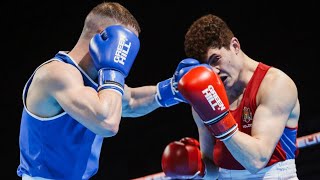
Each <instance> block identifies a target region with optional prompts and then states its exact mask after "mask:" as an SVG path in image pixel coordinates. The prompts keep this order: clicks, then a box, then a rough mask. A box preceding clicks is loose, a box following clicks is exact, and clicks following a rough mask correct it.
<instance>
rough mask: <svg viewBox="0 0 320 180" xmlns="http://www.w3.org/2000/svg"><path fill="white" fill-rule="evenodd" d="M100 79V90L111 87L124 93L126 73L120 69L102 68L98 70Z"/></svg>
mask: <svg viewBox="0 0 320 180" xmlns="http://www.w3.org/2000/svg"><path fill="white" fill-rule="evenodd" d="M98 81H99V82H98V84H99V87H98V91H101V90H103V89H110V90H114V91H116V92H118V93H120V94H121V95H123V92H124V90H123V87H124V75H123V74H122V73H121V72H120V71H117V70H114V69H106V68H102V69H100V70H99V71H98Z"/></svg>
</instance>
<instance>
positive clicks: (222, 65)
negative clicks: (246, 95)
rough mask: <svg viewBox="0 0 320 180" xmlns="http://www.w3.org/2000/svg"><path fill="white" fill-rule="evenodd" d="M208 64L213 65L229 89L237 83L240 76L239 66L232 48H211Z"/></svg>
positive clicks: (208, 54)
mask: <svg viewBox="0 0 320 180" xmlns="http://www.w3.org/2000/svg"><path fill="white" fill-rule="evenodd" d="M207 64H209V65H211V66H212V68H213V70H214V71H215V72H216V73H217V74H218V75H219V77H220V78H221V80H222V82H223V84H224V86H225V88H226V90H227V91H228V89H230V88H231V87H232V86H233V85H234V84H235V83H236V81H237V79H238V76H239V70H238V69H239V68H238V64H237V61H236V58H235V54H234V52H233V51H232V50H227V49H225V48H221V49H209V50H208V53H207Z"/></svg>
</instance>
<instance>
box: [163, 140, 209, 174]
mask: <svg viewBox="0 0 320 180" xmlns="http://www.w3.org/2000/svg"><path fill="white" fill-rule="evenodd" d="M161 166H162V170H163V172H164V173H165V175H166V176H167V177H170V178H175V179H203V177H204V175H205V169H206V168H205V164H204V162H203V161H202V159H201V152H200V145H199V142H198V141H197V140H196V139H193V138H190V137H185V138H183V139H181V140H180V141H174V142H171V143H170V144H168V145H167V146H166V148H165V149H164V152H163V154H162V161H161Z"/></svg>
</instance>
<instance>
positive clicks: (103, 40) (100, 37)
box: [89, 25, 140, 94]
mask: <svg viewBox="0 0 320 180" xmlns="http://www.w3.org/2000/svg"><path fill="white" fill-rule="evenodd" d="M139 48H140V41H139V39H138V37H137V35H136V34H134V33H133V32H132V31H130V30H129V29H127V28H125V27H124V26H121V25H113V26H109V27H107V28H106V29H105V30H104V31H102V32H101V33H100V34H96V35H95V36H94V37H93V38H92V39H91V41H90V44H89V52H90V55H91V58H92V60H93V64H94V66H95V68H96V69H97V71H98V81H99V87H98V90H102V89H112V90H116V91H117V92H119V93H120V94H123V91H124V90H123V88H124V83H125V82H124V79H125V78H126V77H127V76H128V74H129V72H130V69H131V66H132V64H133V62H134V60H135V58H136V56H137V54H138V52H139Z"/></svg>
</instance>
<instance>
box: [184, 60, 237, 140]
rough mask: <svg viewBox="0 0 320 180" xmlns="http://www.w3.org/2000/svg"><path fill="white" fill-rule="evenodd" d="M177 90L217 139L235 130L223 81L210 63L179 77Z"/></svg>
mask: <svg viewBox="0 0 320 180" xmlns="http://www.w3.org/2000/svg"><path fill="white" fill-rule="evenodd" d="M178 90H179V92H180V93H181V94H182V96H183V97H184V98H185V99H186V100H187V101H188V102H189V104H190V105H191V106H192V107H193V108H194V110H195V111H196V112H197V113H198V115H199V116H200V118H201V119H202V120H203V123H204V124H205V125H206V127H207V128H208V129H209V130H210V132H211V133H212V134H213V135H214V136H215V137H216V138H218V139H220V140H226V139H228V138H229V137H231V136H232V135H233V134H234V133H235V132H236V131H237V130H238V125H237V123H236V121H235V120H234V118H233V116H232V114H231V113H230V111H229V102H228V97H227V94H226V91H225V89H224V86H223V83H222V81H221V79H220V77H219V76H218V75H217V74H216V73H215V72H214V71H213V70H212V69H211V67H210V66H208V65H201V66H197V67H195V68H193V69H191V70H190V71H189V72H187V73H186V74H185V75H184V76H183V77H182V78H181V79H180V81H179V83H178Z"/></svg>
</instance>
